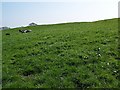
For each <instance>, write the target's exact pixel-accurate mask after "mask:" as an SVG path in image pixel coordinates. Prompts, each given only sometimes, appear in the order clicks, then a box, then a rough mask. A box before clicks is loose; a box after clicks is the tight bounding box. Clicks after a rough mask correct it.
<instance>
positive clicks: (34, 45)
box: [2, 18, 120, 88]
mask: <svg viewBox="0 0 120 90" xmlns="http://www.w3.org/2000/svg"><path fill="white" fill-rule="evenodd" d="M19 29H31V30H32V32H28V33H20V32H19ZM118 38H119V37H118V19H117V18H116V19H108V20H101V21H95V22H80V23H79V22H74V23H64V24H53V25H38V26H28V27H22V28H14V29H10V30H3V31H2V75H3V76H2V86H3V88H119V87H120V85H119V84H118V83H119V73H118V71H119V65H118V60H120V58H119V56H118V55H119V52H118V49H119V48H118Z"/></svg>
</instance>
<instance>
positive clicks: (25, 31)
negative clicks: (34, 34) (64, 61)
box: [19, 29, 32, 33]
mask: <svg viewBox="0 0 120 90" xmlns="http://www.w3.org/2000/svg"><path fill="white" fill-rule="evenodd" d="M31 31H32V30H27V29H26V30H19V32H21V33H28V32H31Z"/></svg>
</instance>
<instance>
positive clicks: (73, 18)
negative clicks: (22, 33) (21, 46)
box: [0, 0, 119, 27]
mask: <svg viewBox="0 0 120 90" xmlns="http://www.w3.org/2000/svg"><path fill="white" fill-rule="evenodd" d="M28 1H29V2H28ZM31 1H34V2H30V0H20V1H19V0H2V2H1V3H0V7H2V8H1V10H0V11H1V13H2V14H0V19H2V22H1V20H0V24H2V25H0V26H8V27H19V26H26V25H28V24H29V23H31V22H35V23H37V24H51V23H66V22H83V21H96V20H103V19H111V18H117V17H118V1H119V0H79V1H78V0H74V1H73V0H69V1H68V0H64V1H63V0H58V1H57V0H56V2H55V0H31ZM38 1H39V2H38ZM43 1H44V2H43ZM48 1H49V2H48Z"/></svg>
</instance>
